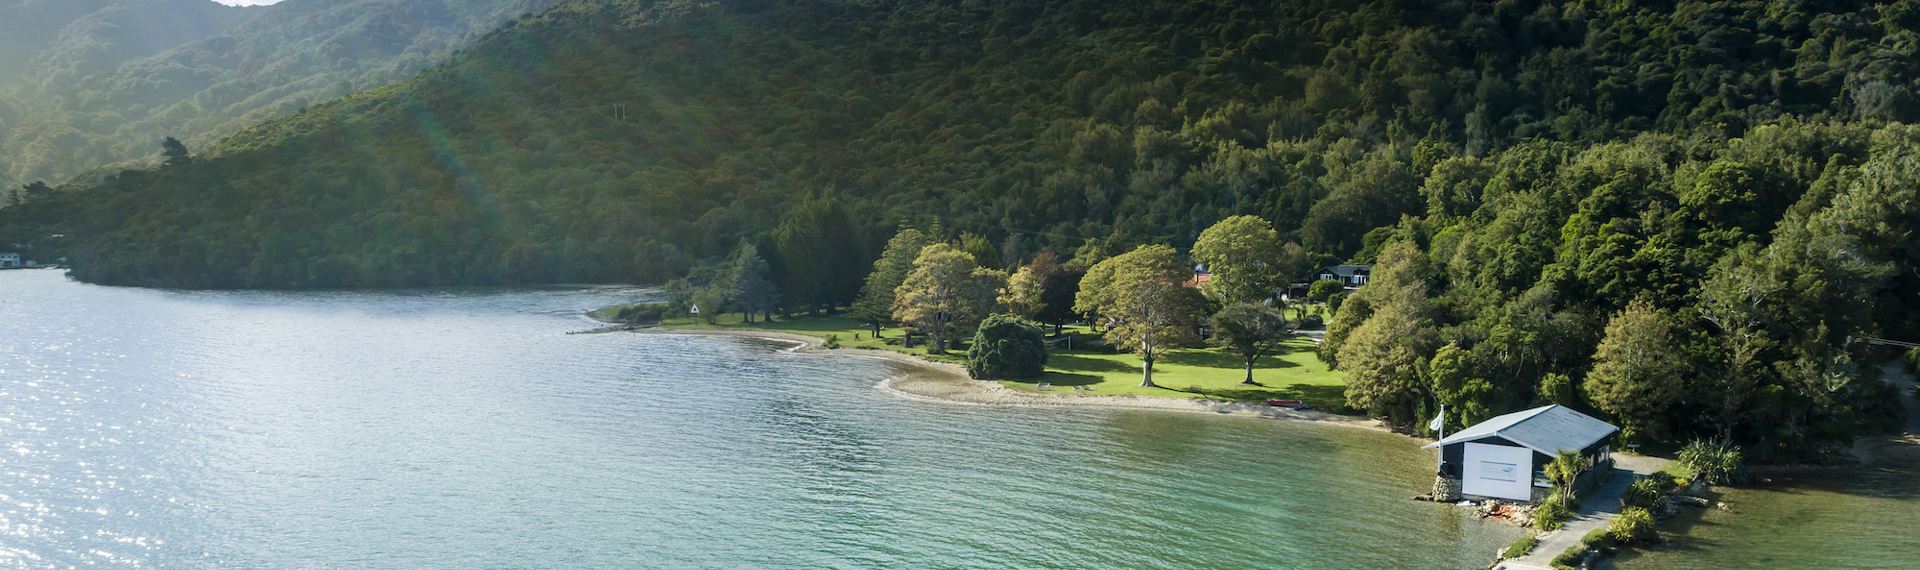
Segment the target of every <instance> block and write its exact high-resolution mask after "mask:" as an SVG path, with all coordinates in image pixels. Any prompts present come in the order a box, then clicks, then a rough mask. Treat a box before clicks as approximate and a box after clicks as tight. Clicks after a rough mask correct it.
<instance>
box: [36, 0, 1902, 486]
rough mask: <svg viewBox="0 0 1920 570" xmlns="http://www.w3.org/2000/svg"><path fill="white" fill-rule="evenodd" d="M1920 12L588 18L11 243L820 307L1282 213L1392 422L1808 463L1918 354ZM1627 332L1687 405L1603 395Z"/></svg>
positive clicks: (668, 13) (1284, 226) (202, 282)
mask: <svg viewBox="0 0 1920 570" xmlns="http://www.w3.org/2000/svg"><path fill="white" fill-rule="evenodd" d="M1916 30H1920V3H1916V2H1915V1H1913V0H1902V1H1900V2H1892V3H1884V4H1882V3H1871V2H1853V1H1844V0H1833V1H1826V2H1817V1H1806V2H1762V1H1746V2H1740V1H1725V2H1696V1H1631V0H1616V1H1584V2H1555V1H1523V0H1506V1H1501V2H1466V1H1454V2H1423V1H1411V0H1408V1H1381V2H1336V1H1299V2H1236V1H1228V0H1211V1H1207V0H1202V1H1195V2H1153V1H1145V0H1103V1H1082V2H1041V1H1037V0H1033V1H1023V0H1005V1H998V2H994V1H983V2H937V1H926V0H894V1H880V0H868V1H818V2H778V1H737V2H724V3H699V2H679V1H672V2H651V1H639V0H572V1H569V2H565V3H563V4H561V5H559V6H557V7H555V8H554V9H552V10H550V11H547V12H544V13H541V14H539V15H536V16H531V17H525V18H521V19H517V20H514V21H512V22H510V23H508V24H507V25H506V27H504V28H502V29H500V30H498V31H496V32H494V33H493V34H491V35H489V36H487V37H485V38H483V39H482V40H480V41H479V42H478V43H477V44H475V45H474V46H473V47H472V48H470V49H467V50H464V51H462V52H461V53H459V54H457V55H455V56H453V57H452V58H450V59H449V60H448V61H446V62H445V63H443V64H440V65H437V66H434V67H432V68H431V69H429V70H427V71H426V72H424V73H422V74H420V75H418V76H416V77H414V78H412V79H409V80H407V81H404V82H400V83H397V84H394V85H391V86H387V87H382V88H378V89H373V90H370V91H366V92H361V93H356V94H353V95H350V96H348V97H345V98H342V99H337V100H334V101H331V102H328V103H325V104H320V105H316V106H312V107H309V108H306V109H304V110H300V111H297V112H294V113H293V114H291V115H288V116H285V117H282V118H279V119H275V120H272V121H269V122H268V123H266V124H264V125H261V126H259V127H256V128H252V129H248V130H246V131H243V132H241V133H239V134H237V135H235V136H233V137H231V138H229V139H226V140H225V141H223V142H221V143H220V144H219V145H218V146H216V147H214V148H212V149H210V150H207V151H205V152H202V153H199V154H197V155H195V156H194V157H192V159H191V160H186V159H185V157H180V159H177V160H173V161H171V164H170V165H168V166H165V167H161V168H158V169H154V170H144V171H129V172H125V173H121V174H120V175H118V176H117V177H114V178H112V179H110V180H108V181H106V182H105V183H104V184H102V185H100V186H99V187H97V188H93V189H91V190H87V191H84V192H79V193H74V194H70V195H55V196H50V197H44V198H41V199H39V200H37V201H34V202H31V203H29V204H27V205H25V206H23V207H14V208H8V209H6V210H3V211H0V242H21V243H25V244H28V245H29V246H30V247H36V248H41V249H42V250H45V251H53V250H55V249H58V250H61V251H65V252H68V253H69V254H70V257H71V259H72V260H73V262H74V266H73V274H74V275H75V276H76V277H78V278H80V279H84V280H87V281H92V282H99V283H113V284H132V285H148V286H173V287H334V286H400V285H432V284H493V283H531V282H615V281H617V282H660V281H664V280H665V279H668V278H673V277H678V276H680V275H682V274H684V273H685V272H686V271H687V270H688V269H689V268H690V267H693V266H695V265H696V264H698V263H700V262H702V261H703V260H711V259H715V258H718V257H721V256H724V255H726V254H727V253H728V252H729V251H732V250H734V249H735V248H736V246H737V244H739V242H740V241H741V240H743V239H744V240H746V241H748V242H750V243H753V244H757V250H758V251H759V252H761V254H762V255H764V256H765V257H766V260H767V262H768V264H769V267H770V268H771V271H772V272H773V273H774V275H775V276H776V278H777V279H778V280H780V281H781V282H782V283H783V284H784V286H786V287H787V290H786V295H785V297H784V300H785V302H786V303H789V304H793V305H796V306H806V305H810V304H816V303H823V302H832V303H845V302H847V301H850V300H851V299H852V297H853V295H854V293H855V288H856V287H857V286H858V284H859V279H858V277H859V273H860V272H861V271H859V270H858V269H857V268H861V267H865V266H866V264H868V263H870V261H871V260H872V259H873V258H874V256H876V255H877V254H878V253H879V249H880V248H879V245H880V244H882V243H885V240H886V239H887V238H888V237H889V236H891V235H892V233H893V229H894V228H895V227H898V226H902V225H907V226H915V227H920V228H922V229H925V230H928V231H929V232H931V233H934V234H935V235H934V237H935V238H936V239H939V240H948V239H964V241H967V242H970V243H972V244H977V245H978V247H974V246H969V247H968V248H967V249H968V250H969V251H974V250H984V251H983V252H982V253H983V254H980V255H977V257H980V258H981V260H982V261H984V262H992V261H993V260H992V259H991V258H992V257H993V256H991V255H984V253H986V252H993V251H996V250H997V251H999V252H1002V253H1003V255H1001V256H1000V259H1001V260H1002V261H1007V262H1011V261H1015V260H1020V259H1023V258H1025V256H1026V254H1028V253H1031V252H1033V251H1036V250H1037V249H1038V248H1039V247H1042V246H1044V247H1047V248H1049V249H1052V250H1053V251H1056V252H1061V253H1062V254H1063V255H1067V256H1069V257H1073V258H1075V261H1079V262H1082V263H1090V262H1092V261H1097V260H1098V259H1100V258H1103V257H1107V256H1110V255H1115V254H1118V253H1122V252H1125V251H1128V250H1130V249H1132V248H1133V247H1134V246H1136V245H1141V244H1168V245H1172V246H1174V247H1176V248H1179V249H1182V250H1184V249H1185V248H1188V247H1190V246H1191V244H1192V243H1193V241H1194V240H1195V239H1196V237H1197V236H1198V235H1199V233H1200V231H1201V230H1203V229H1205V228H1207V227H1209V226H1210V225H1212V224H1213V223H1214V222H1216V221H1219V220H1221V219H1223V218H1225V217H1227V216H1231V215H1236V214H1251V215H1257V216H1260V217H1262V218H1264V219H1266V220H1267V221H1269V222H1271V223H1272V224H1273V225H1274V227H1275V229H1277V230H1278V231H1279V235H1280V236H1281V239H1283V240H1287V241H1296V242H1298V243H1299V244H1301V245H1302V246H1303V247H1304V248H1305V250H1306V251H1308V252H1310V254H1312V255H1316V256H1318V257H1319V259H1321V260H1325V261H1355V262H1362V263H1366V262H1375V261H1378V262H1379V263H1380V267H1379V268H1378V269H1379V271H1378V272H1377V273H1376V282H1375V283H1374V284H1372V285H1369V286H1367V287H1365V288H1362V289H1361V291H1360V292H1359V293H1358V294H1357V295H1356V296H1355V297H1354V298H1353V299H1351V300H1349V301H1348V302H1349V303H1350V304H1351V305H1350V306H1346V307H1342V308H1341V311H1340V315H1339V316H1338V317H1337V318H1336V319H1335V321H1334V323H1333V324H1332V327H1331V330H1330V331H1329V336H1330V339H1329V342H1330V343H1332V344H1334V345H1335V349H1334V350H1333V351H1332V352H1331V353H1329V358H1330V359H1338V358H1339V355H1340V354H1343V353H1342V352H1341V351H1340V350H1338V346H1339V345H1340V343H1345V342H1363V341H1364V342H1370V343H1385V344H1378V345H1369V346H1377V347H1378V348H1379V351H1377V352H1374V353H1370V354H1372V355H1371V356H1369V357H1368V358H1379V359H1384V360H1381V361H1379V362H1371V361H1370V362H1369V363H1368V367H1369V368H1368V369H1369V370H1374V371H1376V372H1377V373H1376V374H1372V375H1369V376H1367V377H1365V378H1360V379H1357V380H1355V381H1354V383H1352V385H1350V386H1349V390H1350V391H1349V396H1350V399H1351V400H1353V402H1354V403H1355V404H1356V405H1357V406H1360V407H1363V408H1366V409H1368V410H1370V411H1373V412H1375V413H1379V414H1383V415H1388V416H1391V417H1393V418H1396V419H1397V420H1398V421H1402V422H1405V421H1407V420H1408V419H1409V418H1413V417H1417V416H1421V415H1425V414H1427V413H1430V410H1428V406H1429V405H1430V402H1431V401H1432V398H1433V397H1436V392H1439V391H1443V392H1445V393H1446V396H1445V398H1446V399H1450V401H1455V402H1460V403H1461V404H1462V405H1464V404H1465V403H1466V402H1474V403H1475V404H1476V405H1478V406H1479V408H1478V410H1479V411H1477V412H1469V413H1473V414H1487V413H1494V412H1498V411H1505V410H1510V409H1514V408H1515V407H1516V406H1521V405H1526V404H1528V403H1531V402H1538V401H1560V400H1561V399H1569V400H1568V401H1569V402H1572V400H1571V399H1581V398H1594V399H1596V400H1595V401H1596V402H1597V401H1599V399H1603V398H1621V400H1617V401H1628V402H1636V401H1648V402H1656V401H1657V404H1658V406H1657V407H1649V408H1647V410H1648V412H1647V413H1645V414H1640V415H1633V416H1620V417H1619V418H1617V419H1619V420H1620V421H1623V422H1626V423H1627V425H1629V427H1630V428H1632V429H1633V430H1634V434H1635V437H1640V438H1650V439H1664V438H1668V437H1678V436H1679V435H1681V434H1689V433H1702V432H1707V431H1719V432H1721V433H1728V434H1732V433H1737V434H1739V437H1741V438H1742V439H1743V440H1745V441H1752V442H1760V443H1763V444H1764V446H1762V447H1760V448H1757V449H1764V451H1765V454H1778V455H1779V456H1807V455H1813V454H1817V453H1819V452H1820V450H1821V449H1823V448H1822V447H1821V446H1823V445H1825V444H1826V443H1829V442H1833V441H1840V440H1842V439H1843V438H1844V437H1845V436H1846V435H1847V434H1851V433H1858V432H1861V431H1862V430H1868V431H1870V430H1873V429H1877V426H1881V425H1883V424H1884V422H1885V421H1886V420H1887V419H1888V418H1890V417H1893V414H1897V407H1891V408H1890V406H1893V404H1892V399H1891V396H1890V395H1889V394H1888V393H1887V392H1886V391H1885V389H1883V387H1882V385H1880V384H1879V383H1878V382H1874V381H1872V380H1873V378H1874V377H1875V375H1876V374H1877V371H1876V370H1875V369H1874V368H1875V367H1874V366H1871V365H1870V364H1868V362H1869V360H1868V356H1869V353H1868V346H1867V345H1866V344H1864V342H1863V340H1864V338H1866V337H1869V336H1893V337H1902V338H1906V339H1907V340H1914V339H1915V338H1920V327H1916V321H1915V318H1916V312H1917V310H1920V308H1916V307H1915V303H1916V302H1920V300H1916V299H1915V297H1914V296H1913V293H1912V292H1913V291H1920V269H1917V268H1920V249H1916V247H1915V241H1914V239H1913V234H1912V232H1913V231H1914V229H1915V226H1916V225H1920V222H1917V221H1916V219H1917V218H1920V212H1916V211H1915V208H1916V204H1920V201H1917V200H1916V197H1915V195H1914V193H1915V187H1914V185H1913V184H1912V181H1913V180H1915V179H1916V174H1920V173H1916V172H1915V169H1916V168H1920V157H1917V156H1916V155H1915V153H1916V143H1917V142H1920V131H1917V130H1916V129H1914V128H1912V127H1908V126H1906V125H1904V124H1902V123H1901V122H1903V121H1910V120H1914V119H1915V118H1917V117H1920V106H1917V105H1920V103H1917V102H1916V101H1915V100H1914V98H1913V96H1912V90H1913V87H1914V86H1915V82H1916V80H1920V74H1917V70H1916V69H1915V67H1914V56H1915V55H1916V54H1915V50H1916V49H1917V48H1916V46H1920V35H1916ZM152 150H155V151H157V150H158V147H157V146H155V147H153V149H152ZM49 234H63V235H66V236H68V237H66V238H61V239H58V240H53V239H47V238H45V237H44V236H46V235H49ZM822 268H830V270H829V271H830V272H829V274H828V275H829V277H827V278H819V277H817V275H818V274H819V273H821V272H822ZM849 268H855V269H849ZM1616 324H1617V325H1618V326H1615V325H1616ZM1616 330H1617V331H1619V332H1617V333H1616V332H1613V331H1616ZM1635 331H1642V332H1644V331H1652V332H1650V333H1647V334H1653V333H1658V335H1655V336H1658V337H1659V338H1660V339H1665V340H1663V342H1665V344H1664V345H1663V346H1664V348H1663V349H1662V350H1664V351H1665V352H1658V353H1647V352H1644V351H1642V352H1632V354H1657V355H1659V357H1660V359H1659V362H1664V363H1669V364H1672V365H1673V366H1675V367H1680V368H1668V369H1661V370H1655V371H1654V372H1655V373H1674V374H1681V373H1684V378H1681V377H1680V376H1674V378H1677V379H1676V380H1674V381H1673V382H1671V383H1669V384H1671V385H1672V386H1675V387H1676V388H1675V389H1674V390H1673V391H1664V392H1657V393H1639V392H1635V390H1639V389H1642V388H1644V386H1641V385H1638V384H1632V383H1631V382H1628V383H1625V384H1619V385H1618V386H1615V385H1614V384H1607V382H1611V380H1606V381H1603V382H1601V383H1600V384H1598V385H1595V384H1584V382H1586V381H1587V379H1588V378H1590V377H1597V378H1602V379H1607V378H1614V377H1615V376H1612V375H1615V374H1616V373H1618V374H1627V372H1622V371H1618V370H1614V369H1611V368H1606V367H1604V366H1601V367H1600V368H1596V366H1598V364H1596V363H1597V362H1614V359H1613V356H1609V355H1616V353H1615V352H1609V351H1619V350H1628V351H1629V352H1631V350H1630V349H1633V348H1634V347H1631V346H1621V345H1619V344H1618V343H1615V344H1613V345H1609V344H1607V343H1606V342H1604V339H1607V338H1632V337H1633V336H1635V335H1636V334H1637V333H1636V332H1635ZM1396 342H1398V343H1402V344H1393V343H1396ZM1449 347H1450V348H1449ZM1610 347H1611V348H1610ZM1443 353H1444V354H1446V358H1444V359H1442V358H1440V355H1441V354H1443ZM1618 354H1625V353H1618ZM1442 364H1444V365H1446V366H1448V367H1449V368H1445V369H1444V370H1442V371H1434V370H1432V368H1431V367H1433V366H1440V365H1442ZM1607 366H1612V365H1607ZM1599 369H1605V371H1602V372H1595V371H1596V370H1599ZM1463 370H1464V371H1470V372H1472V374H1468V375H1467V376H1459V375H1458V374H1456V375H1455V376H1449V378H1452V379H1453V381H1457V382H1456V383H1453V384H1447V385H1446V386H1448V387H1444V388H1437V387H1435V386H1436V385H1435V384H1433V382H1434V381H1433V380H1431V379H1429V378H1428V377H1427V376H1425V375H1426V374H1429V373H1431V374H1441V373H1443V372H1446V371H1454V372H1456V373H1457V372H1458V371H1463ZM1729 371H1732V372H1729ZM1596 375H1597V376H1596ZM1628 375H1629V376H1630V377H1631V376H1632V375H1631V374H1628ZM1468 376H1471V377H1468ZM1577 386H1587V387H1588V389H1587V391H1581V390H1576V388H1574V387H1577ZM1595 386H1598V388H1595ZM1663 386H1666V384H1663ZM1614 388H1618V389H1617V390H1616V389H1614ZM1596 389H1597V390H1598V391H1593V390H1596ZM1356 394H1357V395H1356ZM1575 394H1588V395H1586V396H1576V395H1575ZM1709 398H1718V399H1717V400H1714V401H1712V402H1709V401H1708V399H1709ZM1610 401H1612V400H1610ZM1579 405H1583V406H1584V405H1586V404H1584V403H1581V404H1579ZM1609 405H1611V404H1609ZM1652 405H1653V404H1649V406H1652Z"/></svg>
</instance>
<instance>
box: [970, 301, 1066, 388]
mask: <svg viewBox="0 0 1920 570" xmlns="http://www.w3.org/2000/svg"><path fill="white" fill-rule="evenodd" d="M1046 364H1047V341H1046V338H1044V337H1043V333H1042V332H1040V326H1039V325H1038V324H1035V323H1033V322H1032V321H1028V320H1026V319H1022V318H1020V317H1016V316H1013V315H1008V314H1004V313H994V314H993V315H991V316H988V317H987V318H986V320H984V321H981V323H980V329H979V330H977V331H975V332H974V334H973V345H972V346H969V347H967V375H968V376H972V377H974V378H1033V377H1037V376H1039V375H1040V374H1041V373H1042V372H1043V371H1044V370H1045V368H1046Z"/></svg>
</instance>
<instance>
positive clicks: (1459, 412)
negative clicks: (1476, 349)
mask: <svg viewBox="0 0 1920 570" xmlns="http://www.w3.org/2000/svg"><path fill="white" fill-rule="evenodd" d="M1477 370H1478V369H1477V367H1476V366H1475V365H1474V359H1473V353H1471V352H1469V351H1467V350H1465V349H1462V348H1460V345H1459V344H1456V343H1451V342H1450V343H1447V345H1446V346H1442V347H1440V350H1439V351H1436V352H1434V354H1433V359H1432V360H1430V361H1428V363H1427V381H1428V382H1429V383H1430V384H1432V386H1433V395H1434V396H1435V397H1436V398H1437V399H1439V400H1440V403H1441V404H1445V405H1446V406H1448V407H1449V408H1450V409H1451V410H1452V411H1453V413H1452V414H1450V416H1451V417H1450V418H1449V419H1450V420H1452V421H1453V422H1454V423H1455V425H1462V426H1469V425H1473V424H1477V423H1480V422H1481V421H1482V420H1485V419H1487V418H1490V417H1493V414H1494V410H1497V409H1500V408H1502V407H1503V406H1501V405H1500V403H1499V402H1498V400H1500V399H1501V398H1502V397H1504V396H1505V394H1503V393H1501V392H1500V391H1498V390H1495V389H1494V387H1493V384H1492V383H1489V382H1487V381H1486V379H1484V378H1481V377H1479V376H1478V375H1477V374H1475V372H1476V371H1477Z"/></svg>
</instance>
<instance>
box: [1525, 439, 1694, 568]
mask: <svg viewBox="0 0 1920 570" xmlns="http://www.w3.org/2000/svg"><path fill="white" fill-rule="evenodd" d="M1613 457H1614V460H1613V466H1614V470H1613V479H1612V480H1609V481H1607V484H1606V485H1604V486H1602V487H1600V490H1599V491H1596V492H1594V494H1593V495H1591V496H1588V497H1587V498H1585V499H1582V500H1581V501H1580V507H1581V508H1580V513H1579V514H1578V515H1575V516H1574V517H1573V518H1572V519H1570V520H1568V521H1567V523H1566V524H1565V525H1562V526H1561V527H1560V530H1556V531H1553V532H1549V533H1546V534H1542V535H1540V544H1539V545H1538V546H1534V547H1533V552H1531V553H1528V554H1527V555H1526V556H1522V557H1519V558H1515V559H1512V560H1506V561H1502V562H1501V563H1500V564H1498V565H1496V566H1494V570H1503V569H1504V570H1545V569H1549V568H1552V566H1550V565H1549V563H1550V562H1552V561H1553V557H1555V556H1559V555H1560V553H1562V552H1566V551H1567V549H1568V548H1572V547H1573V545H1575V544H1579V543H1580V539H1581V538H1582V537H1585V536H1586V535H1587V533H1589V532H1593V530H1594V529H1602V528H1607V525H1609V524H1612V523H1613V516H1614V515H1617V514H1620V497H1622V496H1624V495H1625V494H1626V492H1627V487H1628V486H1630V485H1632V484H1633V482H1634V481H1638V480H1640V478H1641V477H1645V476H1647V475H1651V474H1653V472H1654V471H1658V470H1660V468H1661V467H1662V466H1665V465H1666V464H1667V460H1665V459H1660V458H1658V457H1642V456H1634V455H1625V454H1614V456H1613Z"/></svg>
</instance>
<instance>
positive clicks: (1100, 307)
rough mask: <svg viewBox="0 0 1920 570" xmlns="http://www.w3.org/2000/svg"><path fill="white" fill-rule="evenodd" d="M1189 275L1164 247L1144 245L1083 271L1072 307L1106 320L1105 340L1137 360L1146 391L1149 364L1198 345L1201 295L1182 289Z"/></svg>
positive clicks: (1150, 371) (1150, 375)
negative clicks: (1190, 346)
mask: <svg viewBox="0 0 1920 570" xmlns="http://www.w3.org/2000/svg"><path fill="white" fill-rule="evenodd" d="M1190 275H1191V274H1190V273H1189V272H1188V270H1187V267H1186V264H1184V263H1181V261H1180V258H1179V256H1178V255H1177V254H1175V253H1174V251H1173V248H1171V247H1167V246H1164V245H1143V246H1140V247H1139V248H1138V249H1135V250H1133V251H1130V252H1127V253H1124V254H1121V255H1119V256H1115V257H1112V258H1109V259H1107V260H1105V261H1102V262H1100V263H1099V264H1097V265H1094V266H1093V268H1092V269H1089V270H1088V271H1087V278H1086V279H1084V280H1082V281H1081V282H1080V294H1079V296H1078V301H1079V302H1078V304H1077V308H1079V309H1080V310H1081V311H1083V312H1087V313H1092V314H1098V315H1100V316H1101V317H1103V318H1105V319H1106V320H1107V324H1108V327H1109V328H1108V330H1107V334H1106V339H1107V341H1108V342H1112V343H1113V344H1114V346H1117V347H1120V348H1123V349H1126V350H1129V351H1132V352H1133V353H1135V354H1139V355H1140V359H1141V365H1140V386H1141V387H1143V388H1151V387H1153V386H1154V383H1153V363H1154V361H1155V360H1157V359H1159V358H1160V356H1161V355H1162V354H1163V353H1165V352H1166V351H1167V350H1170V349H1173V348H1178V347H1181V346H1186V345H1189V344H1193V343H1195V342H1198V341H1199V340H1200V338H1199V335H1198V334H1196V332H1195V329H1196V328H1198V325H1199V324H1200V322H1201V319H1203V318H1204V317H1205V313H1204V310H1205V305H1206V301H1205V300H1204V299H1202V298H1201V297H1200V293H1199V292H1198V291H1196V290H1194V289H1192V288H1190V287H1185V286H1183V285H1181V282H1182V281H1184V280H1186V279H1187V278H1188V277H1189V276H1190Z"/></svg>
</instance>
